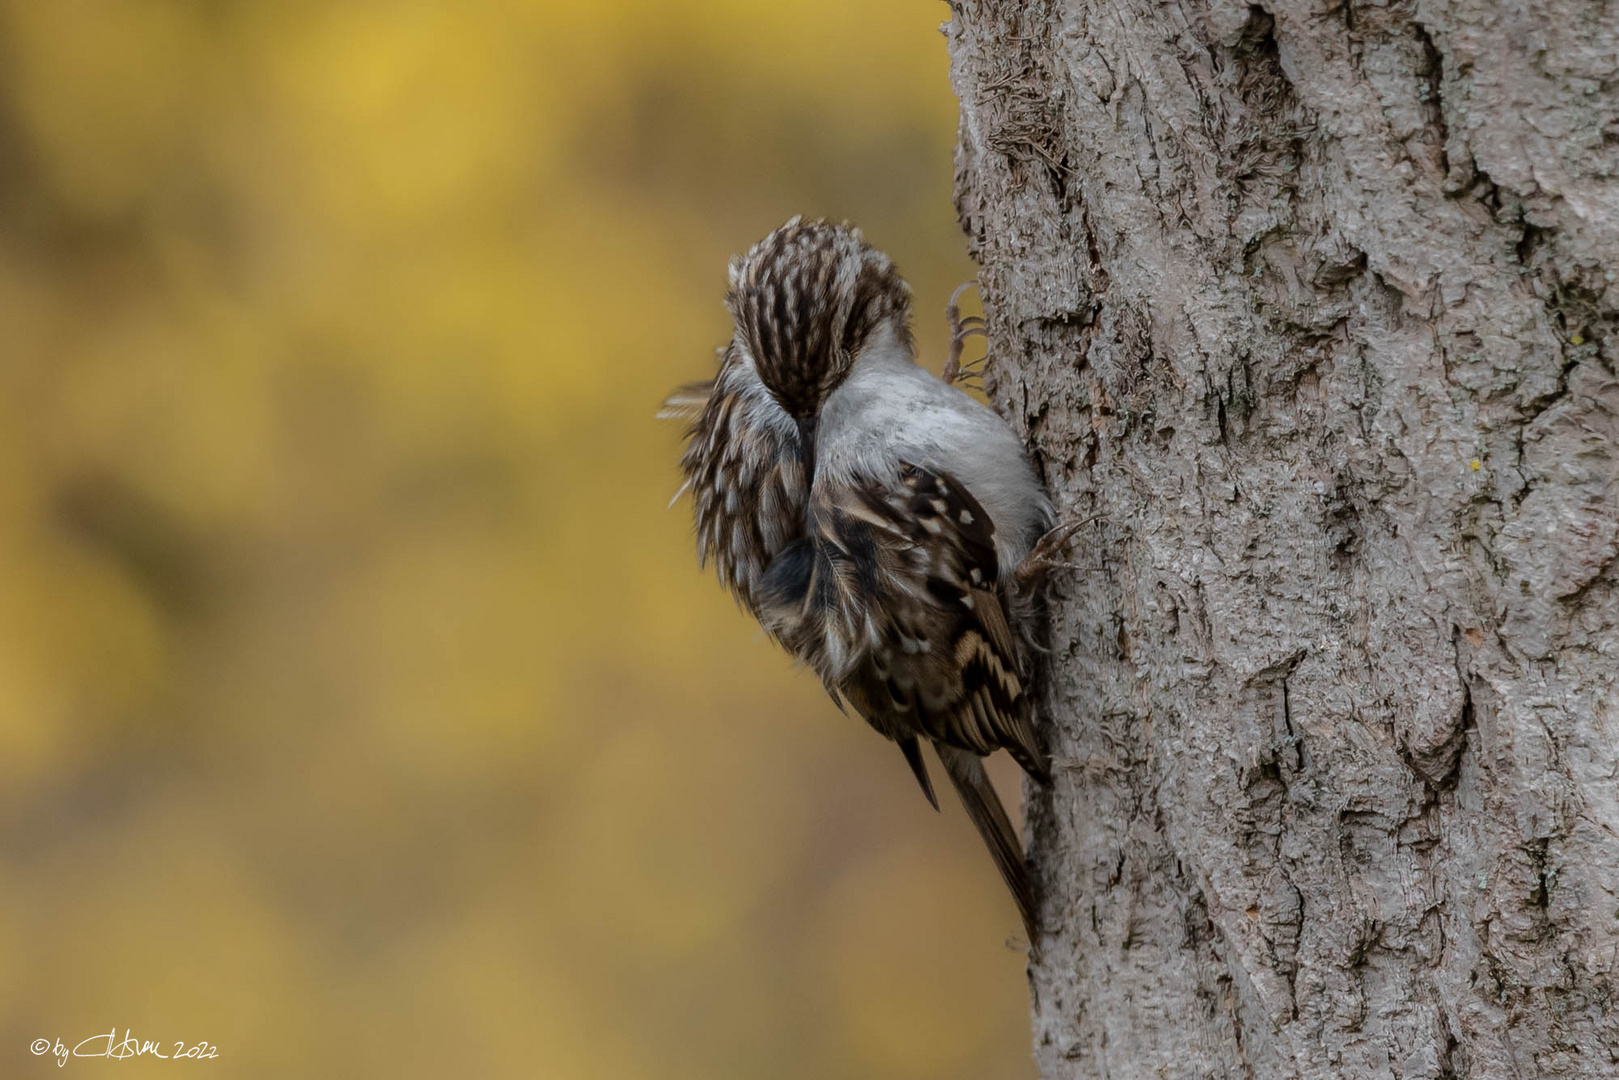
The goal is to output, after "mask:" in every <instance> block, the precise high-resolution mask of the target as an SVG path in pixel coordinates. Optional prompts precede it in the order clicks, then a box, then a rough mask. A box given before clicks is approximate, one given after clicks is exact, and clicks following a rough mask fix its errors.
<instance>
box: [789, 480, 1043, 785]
mask: <svg viewBox="0 0 1619 1080" xmlns="http://www.w3.org/2000/svg"><path fill="white" fill-rule="evenodd" d="M765 580H766V582H767V587H766V588H765V589H764V590H763V595H764V596H766V597H767V598H768V599H767V600H765V601H764V602H762V604H761V619H762V620H763V621H765V622H766V624H767V625H772V617H774V625H773V627H772V628H773V632H776V633H777V635H778V636H779V637H781V638H782V640H783V641H784V642H786V643H787V644H788V646H789V648H792V649H793V651H794V652H795V653H797V654H798V655H799V656H800V657H801V658H802V659H805V660H806V661H808V662H809V663H810V664H811V666H813V667H815V669H816V670H817V672H819V673H820V675H821V677H822V680H823V681H824V682H825V683H826V684H827V685H828V688H829V689H833V688H835V689H836V691H838V692H841V693H842V695H843V696H844V697H845V698H847V699H848V700H849V702H850V703H851V704H853V705H854V706H855V707H856V709H857V710H858V711H859V712H860V713H861V715H863V716H865V718H866V719H867V720H868V721H869V722H870V723H871V724H872V726H873V727H875V728H877V730H878V731H880V732H882V733H883V734H884V735H886V736H887V737H888V738H890V739H893V740H894V741H895V742H898V743H900V745H901V747H902V748H904V747H905V746H906V745H907V742H906V740H908V739H914V738H915V737H916V736H919V735H920V736H923V737H926V738H928V739H930V740H932V741H933V742H935V743H937V744H940V745H943V746H950V747H956V748H958V749H961V750H967V751H971V752H972V753H974V754H979V755H985V754H990V753H993V752H994V751H995V750H997V749H1000V748H1002V747H1005V748H1006V749H1008V750H1009V751H1011V753H1012V755H1013V757H1014V758H1016V759H1017V761H1018V763H1019V764H1020V765H1022V766H1023V768H1024V769H1025V770H1026V771H1027V772H1028V773H1029V774H1030V775H1032V776H1034V777H1036V778H1038V779H1041V780H1045V779H1047V778H1048V777H1049V769H1048V768H1047V765H1046V759H1045V755H1044V753H1043V752H1042V751H1041V749H1040V746H1039V743H1038V741H1037V740H1036V739H1035V736H1034V730H1033V726H1032V724H1031V723H1030V717H1029V700H1028V696H1027V694H1026V693H1025V689H1024V684H1023V674H1022V672H1023V665H1022V657H1021V654H1020V651H1019V649H1018V646H1017V639H1016V637H1015V636H1014V635H1013V633H1012V630H1011V627H1010V626H1009V624H1008V621H1007V616H1006V598H1005V595H1004V587H1003V584H1002V582H1001V581H1000V575H999V568H998V566H997V559H996V554H995V525H994V522H993V521H991V520H990V518H989V515H988V514H987V513H985V511H984V508H983V507H982V506H981V505H980V504H979V502H978V500H977V499H976V498H974V497H973V494H972V492H970V491H968V490H967V488H966V486H965V485H963V484H961V483H960V482H959V481H957V480H956V479H955V478H954V477H953V476H951V475H950V474H948V473H945V472H943V471H939V470H931V469H926V468H923V467H921V466H917V465H914V464H908V463H907V464H902V465H901V466H900V468H899V469H898V470H897V471H896V472H895V474H894V475H892V476H888V477H874V476H857V477H853V478H848V479H834V478H832V477H829V476H828V477H822V478H819V479H818V480H817V482H816V485H815V490H814V492H813V493H812V495H811V499H810V519H809V529H808V532H807V535H806V537H805V538H804V540H803V541H802V542H801V546H800V547H799V548H798V549H797V550H796V551H794V552H792V553H791V554H790V555H787V556H785V557H784V558H783V559H782V560H780V562H779V565H777V564H773V565H772V566H771V568H770V570H769V571H768V572H767V573H766V575H765ZM906 759H907V761H910V762H911V764H912V769H913V771H915V772H916V773H917V778H918V781H919V782H920V783H921V784H922V786H923V790H924V791H927V792H928V793H929V797H930V798H931V797H932V796H931V787H930V785H929V784H928V782H927V780H926V773H925V770H923V769H921V768H920V767H919V765H920V756H919V755H913V754H911V753H909V752H907V754H906Z"/></svg>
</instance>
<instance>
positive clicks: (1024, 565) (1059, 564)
mask: <svg viewBox="0 0 1619 1080" xmlns="http://www.w3.org/2000/svg"><path fill="white" fill-rule="evenodd" d="M1095 520H1096V517H1095V516H1094V515H1092V516H1091V517H1087V518H1078V519H1076V520H1073V521H1065V522H1063V523H1062V524H1061V525H1058V526H1056V527H1055V528H1053V529H1051V530H1050V531H1049V532H1047V533H1046V534H1045V535H1044V536H1042V537H1041V538H1040V539H1039V540H1038V541H1036V542H1035V545H1034V547H1033V548H1031V549H1030V550H1029V553H1028V554H1027V555H1025V556H1024V557H1023V561H1022V562H1020V563H1018V566H1017V569H1016V570H1014V571H1013V572H1012V584H1013V585H1015V586H1016V587H1017V589H1018V591H1019V592H1027V591H1028V590H1029V589H1030V588H1032V587H1033V586H1035V585H1038V584H1039V583H1040V582H1041V581H1043V580H1044V579H1045V576H1046V575H1047V574H1049V573H1051V571H1053V570H1063V569H1070V570H1077V569H1083V568H1082V567H1079V566H1076V565H1075V564H1073V563H1067V562H1063V561H1061V559H1060V558H1059V556H1060V555H1061V554H1062V552H1063V549H1064V548H1066V547H1067V546H1068V545H1069V543H1070V542H1072V541H1073V539H1074V534H1075V533H1077V532H1079V530H1080V529H1081V528H1083V527H1084V526H1086V525H1089V524H1090V523H1091V522H1093V521H1095Z"/></svg>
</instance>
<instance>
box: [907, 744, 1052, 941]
mask: <svg viewBox="0 0 1619 1080" xmlns="http://www.w3.org/2000/svg"><path fill="white" fill-rule="evenodd" d="M933 748H934V750H936V751H938V754H939V760H940V761H941V762H942V763H943V764H944V768H945V772H947V773H949V774H950V782H951V783H952V784H954V785H955V787H956V794H957V795H959V796H961V805H962V806H964V807H966V809H967V816H968V817H969V818H971V819H972V822H973V825H974V827H975V828H977V829H978V835H979V836H982V837H983V838H984V843H985V844H986V845H987V846H988V847H989V853H990V856H991V857H993V858H994V860H995V868H996V869H997V870H999V871H1000V872H1001V878H1002V879H1003V880H1005V882H1006V887H1007V888H1008V889H1010V890H1011V892H1012V899H1013V900H1014V901H1015V902H1016V903H1017V908H1018V914H1019V915H1021V916H1023V928H1024V930H1026V931H1027V932H1028V935H1029V946H1030V947H1031V948H1033V947H1034V945H1035V943H1036V942H1037V941H1038V940H1039V936H1038V935H1039V919H1038V915H1037V912H1036V909H1035V902H1034V883H1033V881H1032V880H1031V879H1030V877H1029V868H1028V866H1027V865H1026V864H1025V863H1024V861H1023V845H1022V843H1021V842H1019V840H1018V835H1017V832H1016V830H1014V829H1013V828H1012V822H1011V820H1010V819H1009V818H1008V817H1007V816H1006V808H1005V807H1003V806H1002V805H1001V798H1000V796H999V795H997V794H995V788H994V787H993V786H992V785H991V784H990V782H989V774H988V773H987V772H985V771H984V762H983V759H982V758H980V757H979V756H978V755H977V754H974V753H972V752H971V751H969V750H958V749H957V748H955V747H953V746H943V745H940V744H938V743H934V745H933Z"/></svg>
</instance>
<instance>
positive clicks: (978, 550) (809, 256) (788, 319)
mask: <svg viewBox="0 0 1619 1080" xmlns="http://www.w3.org/2000/svg"><path fill="white" fill-rule="evenodd" d="M727 306H728V307H729V308H730V311H731V314H732V317H733V320H734V322H735V326H736V334H735V337H734V338H733V340H732V342H731V344H730V345H729V346H728V347H727V348H726V349H725V350H724V351H723V352H722V354H721V360H720V368H719V372H718V374H717V375H716V376H715V378H714V379H713V380H712V381H710V382H708V383H702V384H696V385H693V386H690V387H686V388H683V389H682V390H681V391H678V392H677V393H676V394H675V395H674V396H672V397H671V398H670V399H669V401H668V402H666V404H665V415H671V416H683V417H687V418H690V419H692V421H693V423H692V426H691V428H690V430H689V432H688V441H687V446H686V450H685V453H684V454H683V456H682V458H681V467H682V469H683V471H684V472H685V474H686V484H687V487H688V488H689V489H690V491H691V494H692V499H693V504H694V510H695V517H696V523H697V545H698V552H699V555H700V556H701V557H702V558H703V559H704V560H705V561H706V560H708V559H712V560H713V561H714V564H715V568H716V570H717V572H718V574H719V577H720V580H721V582H722V583H724V584H725V585H726V586H727V587H728V588H730V589H731V590H732V591H733V592H734V593H735V595H736V596H737V598H738V599H739V600H740V601H741V603H742V604H743V605H744V606H745V607H746V608H747V609H748V611H749V612H750V613H752V614H753V615H754V616H755V617H756V618H757V619H758V620H759V622H760V624H761V625H762V626H764V627H765V628H766V629H767V630H768V631H769V632H770V633H771V635H772V636H773V637H774V638H775V639H776V640H777V641H779V642H780V643H781V644H782V645H783V646H785V647H786V648H787V649H788V650H789V651H790V652H792V653H793V655H794V656H796V657H798V658H799V659H800V660H802V661H804V662H805V663H806V664H808V665H809V666H810V667H811V668H813V669H814V670H815V672H816V673H817V674H818V675H819V676H820V677H821V680H822V682H823V683H824V684H825V686H826V688H827V691H828V692H829V693H830V694H831V695H832V696H833V698H834V700H839V701H840V702H847V703H848V705H849V706H852V707H853V708H854V710H855V711H857V712H858V713H860V715H861V716H863V717H865V719H866V720H867V721H868V722H869V723H870V724H871V726H872V727H874V728H875V729H876V730H877V731H878V732H880V733H881V734H882V735H884V736H885V737H887V738H888V739H890V740H892V741H893V742H895V743H896V744H897V745H898V746H899V747H900V749H901V750H902V752H903V753H904V756H905V759H906V761H907V762H908V763H909V765H910V767H911V769H912V771H913V772H914V773H915V775H916V778H917V780H918V782H919V783H920V784H921V786H922V789H923V791H924V792H925V793H926V795H927V797H928V799H929V800H930V801H934V804H935V805H937V802H936V800H935V799H934V795H933V788H932V783H931V781H930V780H929V778H928V774H927V769H926V766H925V764H924V762H923V758H922V754H921V749H920V742H919V740H921V739H926V740H928V741H929V742H931V743H933V745H934V747H935V750H936V751H937V752H938V754H939V757H940V760H941V761H942V762H943V763H944V765H945V768H946V771H947V773H948V774H949V775H950V777H951V780H952V782H953V783H954V785H955V787H956V789H957V791H958V793H959V794H960V795H961V797H962V800H963V803H964V805H965V806H966V807H967V810H968V812H969V815H970V816H971V817H972V818H973V821H974V824H975V825H977V827H978V829H979V831H980V833H981V834H982V835H983V836H984V838H985V840H986V842H987V843H988V845H989V847H990V850H991V853H992V854H993V855H994V857H995V862H996V865H997V866H998V868H999V869H1000V871H1001V874H1002V876H1003V877H1004V878H1005V879H1006V882H1007V884H1008V886H1009V887H1010V889H1011V891H1012V893H1013V896H1014V898H1015V899H1016V900H1017V903H1018V907H1019V910H1020V912H1021V914H1022V915H1023V919H1024V922H1025V925H1026V927H1027V929H1028V931H1029V934H1030V938H1031V941H1032V940H1034V936H1035V932H1036V926H1037V920H1036V912H1035V902H1034V897H1033V894H1032V890H1031V886H1030V883H1029V876H1028V873H1027V868H1026V867H1025V866H1024V863H1023V855H1022V849H1021V845H1020V844H1019V843H1018V839H1017V836H1016V834H1015V832H1014V831H1013V829H1012V826H1011V824H1010V822H1009V821H1008V819H1007V817H1006V814H1005V811H1004V809H1003V808H1002V807H1001V804H1000V801H999V799H998V798H997V797H996V795H995V792H994V789H993V788H992V787H991V786H990V784H989V781H988V778H987V776H986V775H985V773H984V770H983V766H982V763H981V761H980V758H981V757H982V756H983V755H987V754H990V753H993V752H994V751H995V750H997V749H1001V748H1005V749H1007V750H1009V751H1011V753H1012V755H1013V756H1014V758H1015V759H1016V760H1017V761H1018V763H1019V764H1020V765H1022V767H1023V768H1024V770H1025V771H1026V772H1028V773H1029V774H1030V775H1031V776H1033V777H1034V778H1036V779H1037V780H1040V781H1042V782H1044V781H1046V780H1048V779H1049V768H1048V765H1047V762H1046V759H1045V756H1044V752H1043V751H1042V750H1041V748H1040V745H1039V742H1038V740H1037V738H1036V737H1035V732H1034V728H1033V725H1032V723H1031V718H1030V710H1029V699H1028V695H1027V693H1026V691H1025V680H1026V678H1027V659H1028V649H1027V647H1026V646H1025V644H1024V642H1025V640H1026V634H1025V633H1023V631H1026V629H1027V627H1026V626H1018V625H1014V619H1011V618H1009V616H1008V613H1009V612H1014V611H1015V612H1020V613H1021V612H1026V611H1027V610H1028V609H1029V607H1030V605H1029V604H1028V603H1027V598H1025V597H1022V596H1019V595H1016V594H1015V591H1014V590H1013V588H1012V587H1011V585H1010V580H1011V577H1012V575H1011V573H1010V571H1011V570H1012V569H1013V567H1011V566H1004V565H1003V558H1004V557H1005V555H1006V554H1007V553H1009V552H1010V553H1012V554H1013V557H1014V558H1017V559H1021V558H1022V557H1023V554H1025V553H1027V551H1028V549H1029V544H1030V543H1031V542H1032V539H1033V536H1032V535H1031V536H1025V535H1022V534H1024V533H1029V532H1031V530H1032V532H1033V535H1038V532H1039V531H1041V530H1043V529H1044V527H1045V526H1046V525H1048V524H1049V511H1048V509H1047V508H1046V506H1045V502H1044V495H1043V493H1041V492H1040V491H1039V488H1038V482H1037V481H1035V480H1034V479H1033V477H1032V473H1029V472H1028V467H1027V464H1026V462H1024V461H1023V459H1022V455H1021V449H1020V448H1019V447H1017V445H1016V442H1015V440H1014V439H1012V437H1011V436H1010V432H1008V431H1005V429H1004V424H1002V423H1001V422H1000V421H999V420H998V418H995V417H994V416H993V414H992V413H989V411H988V410H987V409H984V407H983V406H982V405H979V404H977V403H976V402H972V401H971V399H968V398H966V396H965V395H961V394H959V392H958V391H956V390H954V389H953V388H948V387H945V386H944V385H943V384H941V383H939V382H938V380H936V379H934V378H933V377H932V376H928V375H926V373H925V372H922V371H921V369H918V368H915V366H914V363H913V362H912V361H911V360H910V353H911V347H912V346H911V339H910V333H909V328H908V315H909V307H910V301H909V291H908V289H907V287H906V285H905V283H904V281H903V280H902V279H901V278H900V277H899V275H898V274H897V272H896V271H895V270H894V267H893V264H892V263H891V262H890V261H889V259H888V258H887V256H885V255H883V254H882V253H880V252H878V251H876V250H875V249H873V248H871V247H870V246H869V245H868V244H866V242H865V241H864V239H863V238H862V237H861V236H860V234H859V233H858V232H857V231H855V230H853V229H850V228H848V227H846V226H838V225H830V224H827V223H825V222H807V223H806V222H801V221H799V220H797V219H794V220H793V221H791V222H789V223H788V224H787V225H785V226H783V227H782V228H781V229H778V230H776V231H775V232H774V233H772V234H771V235H770V236H768V237H766V238H765V239H764V240H762V241H761V242H760V243H759V244H757V245H755V246H754V248H753V249H752V250H751V251H749V252H748V253H747V254H746V255H745V256H742V257H741V258H739V259H737V260H735V261H734V262H733V263H732V266H731V275H730V292H729V294H728V296H727ZM851 372H856V374H855V375H851ZM930 410H931V411H930ZM889 413H892V415H893V417H894V419H893V420H892V421H891V422H890V421H889V420H887V419H886V417H887V416H888V414H889ZM829 427H830V429H831V430H828V428H829ZM818 428H819V430H820V436H817V434H816V432H817V429H818ZM964 433H965V434H964ZM978 435H982V436H984V437H986V438H987V441H988V443H990V444H992V445H990V446H989V448H988V449H989V451H992V452H993V453H992V455H991V456H992V457H994V460H996V461H999V462H1002V463H1003V464H1002V466H1001V470H1002V471H1003V472H1006V473H1008V476H1007V477H1006V478H1004V480H1003V478H1002V477H1001V476H1000V475H999V474H998V473H996V472H995V471H993V470H992V471H990V472H987V473H986V472H985V471H984V470H983V469H981V468H979V469H978V472H977V474H976V475H977V476H978V477H979V479H978V480H977V481H976V482H977V483H979V484H980V485H982V486H981V487H980V490H979V492H978V493H975V492H974V491H973V490H970V489H969V487H968V485H967V483H966V482H965V481H964V479H963V476H962V475H956V474H955V473H953V472H952V471H951V470H950V469H949V468H946V467H944V466H945V465H946V464H948V463H949V462H952V461H954V462H957V463H958V465H957V468H958V470H959V471H961V472H963V473H965V472H966V471H968V470H971V469H974V468H978V466H977V464H976V463H977V461H978V458H977V457H976V456H975V452H976V451H977V450H978V449H980V448H979V447H976V446H974V445H958V443H960V442H961V441H962V440H963V439H970V438H974V437H977V436H978ZM818 440H819V442H820V445H819V446H817V441H818ZM907 447H910V448H911V451H912V452H908V451H907ZM1019 470H1022V471H1021V472H1019ZM1012 473H1017V475H1010V474H1012ZM1025 473H1027V475H1026V476H1025V475H1024V474H1025ZM1020 485H1021V486H1020ZM986 496H992V497H993V498H987V497H986ZM1020 498H1021V502H1022V503H1031V502H1032V503H1034V504H1036V505H1020V503H1019V501H1018V500H1019V499H1020ZM986 502H993V503H994V504H995V505H996V506H998V507H1001V508H1002V509H1001V513H1002V514H1003V516H1008V515H1009V511H1008V510H1007V509H1006V508H1007V507H1013V508H1015V513H1010V516H1011V517H1015V518H1016V520H1017V523H1018V529H1017V533H1018V534H1017V535H1008V534H1006V533H1004V532H998V531H997V530H998V529H1002V528H1003V525H1002V523H1001V522H997V521H996V520H994V518H993V517H992V515H991V512H990V511H989V510H988V509H986V505H985V503H986Z"/></svg>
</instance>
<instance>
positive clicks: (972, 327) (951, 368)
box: [940, 281, 989, 385]
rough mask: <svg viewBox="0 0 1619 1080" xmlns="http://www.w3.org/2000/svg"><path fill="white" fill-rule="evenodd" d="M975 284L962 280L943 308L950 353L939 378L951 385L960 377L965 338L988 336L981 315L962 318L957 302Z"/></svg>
mask: <svg viewBox="0 0 1619 1080" xmlns="http://www.w3.org/2000/svg"><path fill="white" fill-rule="evenodd" d="M977 284H978V282H976V281H964V282H962V283H961V284H960V285H957V286H956V291H955V292H953V293H951V294H950V303H948V304H946V305H945V309H944V316H945V318H946V319H948V320H950V355H949V356H948V358H946V360H945V362H944V371H943V372H941V373H940V378H942V379H944V381H945V382H947V383H950V384H952V385H953V384H955V383H956V382H959V381H960V379H961V350H962V347H963V346H964V345H965V344H966V343H967V339H968V338H970V337H972V336H973V335H974V334H978V335H980V336H981V337H984V338H988V337H989V331H988V329H986V324H985V322H984V319H983V317H982V316H979V315H968V316H967V317H966V318H963V317H962V315H961V305H960V303H959V301H960V300H961V294H962V293H964V292H966V291H967V290H968V289H971V288H973V287H975V286H976V285H977Z"/></svg>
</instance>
